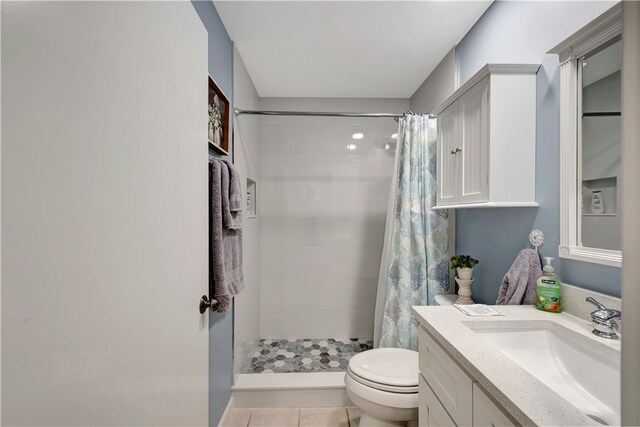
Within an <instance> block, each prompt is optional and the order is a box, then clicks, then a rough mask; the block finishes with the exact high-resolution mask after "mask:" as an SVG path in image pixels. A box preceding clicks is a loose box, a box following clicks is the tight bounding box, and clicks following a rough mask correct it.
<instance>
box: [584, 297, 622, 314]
mask: <svg viewBox="0 0 640 427" xmlns="http://www.w3.org/2000/svg"><path fill="white" fill-rule="evenodd" d="M585 301H587V302H590V303H591V304H593V305H595V306H596V307H598V309H597V310H596V311H594V312H593V313H591V317H592V318H598V319H601V320H609V319H615V318H618V319H619V318H621V317H622V313H621V312H620V311H619V310H613V309H611V308H607V307H605V306H604V305H602V304H600V303H599V302H598V301H596V300H595V299H594V298H591V297H587V298H586V299H585Z"/></svg>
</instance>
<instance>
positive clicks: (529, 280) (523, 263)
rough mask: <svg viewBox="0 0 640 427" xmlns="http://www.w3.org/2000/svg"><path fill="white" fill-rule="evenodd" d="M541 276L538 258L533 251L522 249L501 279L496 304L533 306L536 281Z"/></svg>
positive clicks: (536, 253)
mask: <svg viewBox="0 0 640 427" xmlns="http://www.w3.org/2000/svg"><path fill="white" fill-rule="evenodd" d="M540 276H542V266H541V265H540V256H538V252H536V251H535V250H533V249H523V250H521V251H520V253H519V254H518V256H517V257H516V260H515V261H513V264H511V268H510V269H509V271H508V272H507V274H505V276H504V279H502V285H501V286H500V291H499V292H498V299H497V301H496V304H500V305H518V304H535V302H536V281H537V280H538V279H539V278H540Z"/></svg>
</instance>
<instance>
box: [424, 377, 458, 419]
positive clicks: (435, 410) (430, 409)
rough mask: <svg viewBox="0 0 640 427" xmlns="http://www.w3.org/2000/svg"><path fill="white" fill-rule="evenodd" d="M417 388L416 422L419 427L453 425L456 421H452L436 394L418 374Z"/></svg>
mask: <svg viewBox="0 0 640 427" xmlns="http://www.w3.org/2000/svg"><path fill="white" fill-rule="evenodd" d="M418 383H419V390H418V396H419V397H418V399H419V407H418V424H419V426H420V427H441V426H446V427H455V425H456V423H454V422H453V420H452V419H451V417H450V416H449V414H448V413H447V410H446V409H444V406H442V403H440V401H439V400H438V398H437V396H436V395H435V393H434V392H433V390H431V387H429V384H427V382H426V381H425V379H424V377H423V376H422V375H420V376H419V381H418Z"/></svg>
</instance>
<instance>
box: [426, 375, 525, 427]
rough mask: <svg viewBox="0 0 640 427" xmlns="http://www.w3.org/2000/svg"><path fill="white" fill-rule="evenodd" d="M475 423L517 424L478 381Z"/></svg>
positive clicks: (502, 425)
mask: <svg viewBox="0 0 640 427" xmlns="http://www.w3.org/2000/svg"><path fill="white" fill-rule="evenodd" d="M420 390H422V389H420ZM473 425H474V426H491V427H505V426H508V427H512V426H516V425H517V423H515V422H514V421H512V420H511V417H510V416H509V415H507V413H506V412H504V410H502V408H500V407H499V406H498V405H497V404H496V403H494V401H493V399H492V398H491V397H490V396H489V395H488V394H487V393H486V392H485V391H484V389H483V388H482V387H481V386H480V385H479V384H478V383H473Z"/></svg>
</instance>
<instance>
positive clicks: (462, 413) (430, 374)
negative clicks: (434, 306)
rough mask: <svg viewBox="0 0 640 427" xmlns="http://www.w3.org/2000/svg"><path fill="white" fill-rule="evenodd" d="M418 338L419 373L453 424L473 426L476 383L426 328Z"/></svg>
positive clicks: (421, 329) (421, 330)
mask: <svg viewBox="0 0 640 427" xmlns="http://www.w3.org/2000/svg"><path fill="white" fill-rule="evenodd" d="M418 334H419V344H418V346H419V349H418V351H419V354H420V356H419V357H420V372H421V373H422V375H423V376H424V378H425V379H426V381H427V383H428V385H429V386H430V387H431V389H432V390H433V392H434V393H435V395H436V396H437V397H438V399H439V400H440V402H442V405H443V406H444V407H445V409H446V410H447V412H448V413H449V415H451V418H452V419H453V421H454V422H455V423H456V424H457V425H460V426H470V425H472V417H473V407H472V403H473V379H472V378H471V377H470V376H469V375H467V373H466V372H465V371H464V370H463V369H462V368H461V367H460V366H459V365H458V363H457V362H456V361H455V360H453V358H451V356H449V354H448V353H447V352H446V351H445V350H444V349H443V348H442V347H441V346H440V345H439V344H438V343H437V342H436V340H435V339H434V338H433V337H432V336H431V335H429V333H428V332H427V331H426V330H425V329H424V328H423V327H420V329H419V333H418Z"/></svg>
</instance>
